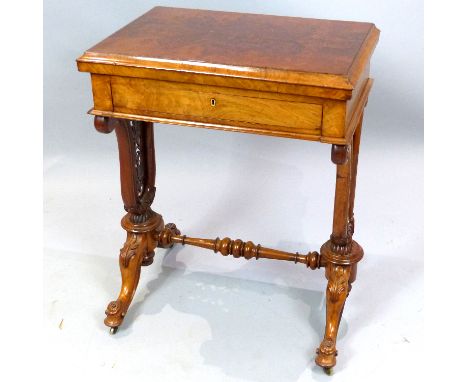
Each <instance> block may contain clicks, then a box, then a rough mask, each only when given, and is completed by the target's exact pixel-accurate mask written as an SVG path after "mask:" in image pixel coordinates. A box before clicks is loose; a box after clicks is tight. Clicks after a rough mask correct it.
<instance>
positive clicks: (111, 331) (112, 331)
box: [109, 326, 119, 335]
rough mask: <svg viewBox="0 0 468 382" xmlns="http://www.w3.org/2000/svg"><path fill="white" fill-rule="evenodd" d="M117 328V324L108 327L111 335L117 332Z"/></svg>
mask: <svg viewBox="0 0 468 382" xmlns="http://www.w3.org/2000/svg"><path fill="white" fill-rule="evenodd" d="M117 330H119V327H118V326H113V327H112V328H110V329H109V333H110V334H112V335H113V334H115V333H117Z"/></svg>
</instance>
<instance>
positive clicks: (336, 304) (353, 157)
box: [315, 118, 364, 371]
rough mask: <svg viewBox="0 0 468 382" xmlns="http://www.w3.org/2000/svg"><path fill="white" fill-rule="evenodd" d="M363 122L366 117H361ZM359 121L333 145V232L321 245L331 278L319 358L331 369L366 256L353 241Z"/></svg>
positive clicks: (326, 368) (327, 275)
mask: <svg viewBox="0 0 468 382" xmlns="http://www.w3.org/2000/svg"><path fill="white" fill-rule="evenodd" d="M361 123H362V118H361ZM361 123H359V125H358V127H357V129H356V132H355V134H354V137H353V142H352V144H351V145H333V146H332V155H331V158H332V161H333V163H335V164H336V169H337V170H336V189H335V206H334V215H333V233H332V235H331V236H330V240H329V241H327V242H326V243H325V244H324V245H323V246H322V248H321V250H320V252H321V256H323V259H324V262H326V264H327V266H326V270H325V275H326V277H327V279H328V285H327V290H326V299H327V312H326V326H325V335H324V338H323V341H322V343H321V344H320V347H319V348H318V349H317V357H316V359H315V362H316V363H317V365H319V366H322V367H323V368H324V369H325V370H326V371H329V370H330V369H331V368H332V367H333V366H335V364H336V356H337V354H338V352H337V350H336V338H337V335H338V329H339V325H340V321H341V316H342V314H343V309H344V305H345V301H346V298H347V297H348V294H349V292H350V291H351V283H352V282H353V281H354V280H355V279H356V271H357V263H358V261H359V260H361V259H362V257H363V254H364V253H363V250H362V248H361V247H360V245H359V244H358V243H356V242H355V241H353V233H354V212H353V209H354V194H355V187H356V175H357V162H358V155H359V141H360V133H361Z"/></svg>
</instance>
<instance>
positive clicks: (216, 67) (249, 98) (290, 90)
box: [77, 7, 379, 143]
mask: <svg viewBox="0 0 468 382" xmlns="http://www.w3.org/2000/svg"><path fill="white" fill-rule="evenodd" d="M378 36H379V31H378V29H377V28H376V27H375V26H374V24H371V23H361V22H349V21H332V20H318V19H306V18H297V17H283V16H267V15H255V14H243V13H230V12H217V11H206V10H194V9H183V8H166V7H156V8H153V9H152V10H150V11H149V12H147V13H146V14H144V15H143V16H141V17H139V18H138V19H136V20H135V21H133V22H131V23H130V24H128V25H127V26H125V27H124V28H122V29H120V30H119V31H117V32H116V33H114V34H113V35H111V36H109V37H108V38H106V39H105V40H103V41H102V42H100V43H98V44H97V45H95V46H94V47H92V48H90V49H89V50H87V51H86V52H85V53H84V54H83V55H82V56H81V57H80V58H79V59H78V60H77V62H78V68H79V70H81V71H86V72H90V73H91V74H92V75H93V76H92V83H93V94H94V104H95V105H94V109H93V110H92V111H91V113H93V114H97V115H104V116H113V117H128V118H130V117H131V118H133V119H142V120H148V121H156V122H166V123H176V122H175V121H178V123H180V124H189V125H195V126H199V127H209V128H221V129H225V130H237V131H243V132H251V133H259V134H268V135H277V136H287V137H293V138H300V139H309V140H321V141H324V142H329V143H345V142H348V141H349V137H350V136H351V135H352V130H353V129H354V127H353V126H351V125H350V123H351V120H352V119H353V114H355V113H353V112H354V109H355V108H356V107H357V108H362V107H363V105H361V104H362V103H363V102H365V100H364V98H366V97H367V94H368V92H369V89H370V85H371V82H369V81H367V79H368V72H369V61H370V57H371V54H372V52H373V50H374V47H375V45H376V43H377V40H378ZM160 81H162V82H160ZM181 83H183V85H180V86H178V87H177V86H176V85H177V84H181ZM189 84H190V85H189ZM124 89H125V90H124ZM232 89H238V91H237V92H235V91H233V90H232ZM132 91H133V92H134V95H132V94H131V93H132ZM142 92H144V93H145V94H144V95H142ZM258 92H261V93H258ZM219 94H220V95H219ZM281 94H283V95H284V97H281V96H280V95H281ZM200 95H201V98H200ZM292 95H295V96H296V97H293V96H292ZM143 96H144V98H145V99H143V98H142V97H143ZM242 97H244V98H242ZM312 97H315V98H312ZM205 98H206V99H205ZM359 98H363V100H361V102H360V103H359ZM157 99H158V100H157ZM161 100H164V101H161ZM265 100H271V102H269V101H265ZM326 100H336V101H343V104H342V105H341V108H342V109H341V110H339V109H340V106H338V105H337V104H333V103H330V102H328V103H327V102H326ZM349 100H350V101H349ZM347 101H349V102H347ZM177 103H180V104H184V103H185V104H186V105H189V104H190V105H195V106H191V107H189V106H186V107H184V106H181V107H176V106H175V105H176V104H177ZM309 105H312V106H310V107H309ZM209 106H211V107H209ZM235 109H237V110H240V112H238V113H236V112H234V110H235ZM269 109H270V110H273V109H275V110H277V111H278V112H277V113H273V112H271V113H269V112H268V110H269ZM332 109H333V113H330V111H331V110H332ZM242 110H245V111H244V112H242ZM265 110H266V113H265V115H264V116H263V117H261V118H256V117H255V116H256V115H258V113H259V112H260V111H265ZM288 110H291V111H292V113H291V116H290V118H286V117H285V116H284V117H282V116H281V114H285V113H286V112H287V111H288ZM357 114H359V113H357ZM354 119H357V117H356V116H354ZM304 120H307V121H308V123H304ZM332 120H333V121H332ZM353 123H354V125H356V124H357V121H354V122H353ZM226 126H230V127H229V128H226Z"/></svg>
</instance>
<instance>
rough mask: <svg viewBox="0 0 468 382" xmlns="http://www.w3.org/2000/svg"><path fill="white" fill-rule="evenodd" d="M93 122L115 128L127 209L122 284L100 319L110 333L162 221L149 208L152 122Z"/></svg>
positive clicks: (152, 177) (106, 130) (100, 127)
mask: <svg viewBox="0 0 468 382" xmlns="http://www.w3.org/2000/svg"><path fill="white" fill-rule="evenodd" d="M94 125H95V127H96V129H97V130H98V131H100V132H103V133H110V132H111V131H113V130H114V129H115V131H116V135H117V141H118V145H119V160H120V182H121V193H122V199H123V202H124V206H125V210H126V211H127V214H126V215H125V216H124V217H123V219H122V227H123V228H124V229H125V230H126V231H127V240H126V242H125V244H124V246H123V248H122V249H121V250H120V258H119V264H120V271H121V275H122V287H121V290H120V294H119V296H118V298H117V300H116V301H112V302H111V303H109V305H108V307H107V310H106V315H107V317H106V319H105V320H104V323H105V324H106V325H107V326H109V327H111V333H114V332H115V331H116V330H117V327H118V326H120V325H121V324H122V321H123V319H124V317H125V314H126V313H127V310H128V307H129V306H130V303H131V302H132V299H133V295H134V294H135V290H136V288H137V286H138V281H139V279H140V271H141V266H142V265H149V264H151V263H152V262H153V257H154V249H155V248H156V246H157V244H158V243H157V241H156V237H157V235H155V234H154V233H155V232H159V231H162V230H163V229H164V222H163V219H162V217H161V215H159V214H157V213H155V212H154V211H152V210H151V208H150V206H151V203H152V202H153V199H154V194H155V191H156V188H155V186H154V182H155V175H156V163H155V153H154V143H153V125H152V123H148V122H140V121H129V120H123V119H113V118H104V117H95V120H94Z"/></svg>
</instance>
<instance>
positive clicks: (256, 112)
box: [111, 77, 322, 135]
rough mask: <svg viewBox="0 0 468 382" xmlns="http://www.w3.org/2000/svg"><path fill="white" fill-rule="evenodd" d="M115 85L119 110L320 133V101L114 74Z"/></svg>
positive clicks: (115, 99)
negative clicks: (292, 99)
mask: <svg viewBox="0 0 468 382" xmlns="http://www.w3.org/2000/svg"><path fill="white" fill-rule="evenodd" d="M111 86H112V95H113V100H114V110H115V111H116V112H131V113H132V114H145V115H150V116H155V117H157V116H166V117H167V116H169V117H171V118H173V119H184V118H182V116H193V117H199V118H201V119H203V118H206V119H207V120H222V123H223V124H225V125H234V126H235V125H236V124H239V122H247V123H254V124H260V125H263V126H265V127H266V126H271V127H272V128H273V129H275V127H276V129H277V130H281V129H278V128H279V127H281V128H283V129H286V131H288V130H289V131H292V132H294V131H297V132H299V133H305V134H315V135H319V134H320V126H321V118H322V106H321V105H317V104H312V103H304V102H298V101H287V100H276V99H271V98H274V97H270V98H269V99H268V98H260V97H250V96H248V95H246V94H242V93H241V94H242V95H232V94H224V93H223V92H222V89H221V88H218V89H207V88H203V87H201V88H200V87H195V88H194V87H193V86H191V85H185V84H178V83H174V82H165V81H153V80H144V79H134V78H122V77H113V79H112V85H111ZM265 97H268V95H267V94H265ZM189 118H190V117H189ZM190 119H191V118H190ZM288 128H290V129H288Z"/></svg>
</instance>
